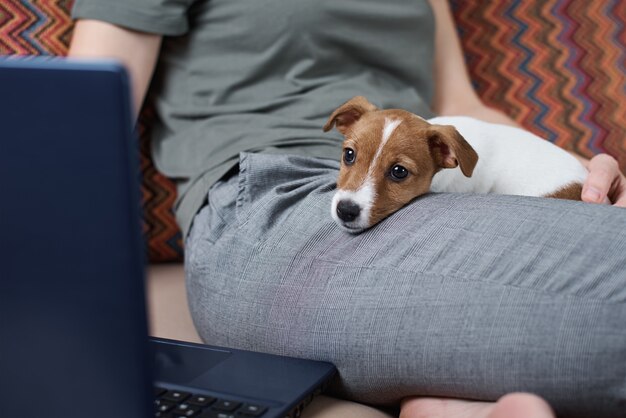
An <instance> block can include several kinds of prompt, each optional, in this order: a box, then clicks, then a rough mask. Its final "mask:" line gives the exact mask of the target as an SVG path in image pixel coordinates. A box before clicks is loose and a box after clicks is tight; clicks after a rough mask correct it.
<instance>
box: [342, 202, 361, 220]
mask: <svg viewBox="0 0 626 418" xmlns="http://www.w3.org/2000/svg"><path fill="white" fill-rule="evenodd" d="M359 213H361V208H360V207H359V205H357V204H356V203H354V202H353V201H352V200H340V201H339V203H337V216H339V219H341V220H342V221H344V222H351V221H353V220H355V219H356V218H357V217H358V216H359Z"/></svg>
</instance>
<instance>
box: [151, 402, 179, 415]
mask: <svg viewBox="0 0 626 418" xmlns="http://www.w3.org/2000/svg"><path fill="white" fill-rule="evenodd" d="M174 406H176V404H175V403H174V402H169V401H165V400H163V399H157V400H155V401H154V410H155V411H156V412H167V411H169V410H170V409H172V408H174Z"/></svg>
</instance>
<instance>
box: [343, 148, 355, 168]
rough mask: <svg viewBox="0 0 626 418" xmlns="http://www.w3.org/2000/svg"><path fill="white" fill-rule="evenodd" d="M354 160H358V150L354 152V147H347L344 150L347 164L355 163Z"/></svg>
mask: <svg viewBox="0 0 626 418" xmlns="http://www.w3.org/2000/svg"><path fill="white" fill-rule="evenodd" d="M354 160H356V152H354V150H353V149H352V148H346V149H345V150H344V151H343V161H344V162H345V163H346V164H347V165H352V164H353V163H354Z"/></svg>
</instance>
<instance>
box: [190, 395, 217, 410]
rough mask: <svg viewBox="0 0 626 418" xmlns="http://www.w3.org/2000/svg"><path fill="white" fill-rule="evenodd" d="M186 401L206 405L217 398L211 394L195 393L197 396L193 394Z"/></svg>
mask: <svg viewBox="0 0 626 418" xmlns="http://www.w3.org/2000/svg"><path fill="white" fill-rule="evenodd" d="M186 402H187V403H188V404H191V405H196V406H201V407H205V406H209V405H211V404H212V403H213V402H215V398H213V397H211V396H204V395H195V396H192V397H191V398H189V399H187V401H186Z"/></svg>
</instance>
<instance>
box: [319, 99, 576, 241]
mask: <svg viewBox="0 0 626 418" xmlns="http://www.w3.org/2000/svg"><path fill="white" fill-rule="evenodd" d="M334 126H336V127H337V129H338V130H339V132H341V133H342V134H343V135H344V137H345V140H344V143H343V157H342V161H341V169H340V171H339V178H338V179H337V192H336V193H335V196H334V197H333V200H332V207H331V214H332V216H333V218H334V220H335V221H336V222H337V223H338V224H339V225H340V226H341V227H343V228H344V229H346V230H348V231H350V232H355V233H356V232H361V231H363V230H365V229H367V228H370V227H371V226H373V225H375V224H377V223H378V222H380V221H381V220H382V219H384V218H386V217H387V216H389V215H390V214H392V213H393V212H395V211H397V210H398V209H400V208H401V207H403V206H404V205H406V204H407V203H409V202H410V201H411V200H413V199H415V198H416V197H417V196H420V195H422V194H424V193H427V192H428V191H429V190H432V191H434V192H465V193H500V194H513V195H525V196H544V197H553V198H560V199H573V200H580V195H581V191H582V184H583V182H584V180H585V178H586V176H587V170H586V169H585V168H584V167H583V166H582V164H580V162H579V161H578V160H577V159H576V158H574V157H573V156H572V155H570V154H569V153H567V152H566V151H564V150H562V149H560V148H558V147H557V146H555V145H553V144H552V143H550V142H548V141H545V140H543V139H541V138H539V137H537V136H535V135H533V134H531V133H529V132H527V131H524V130H521V129H517V128H514V127H510V126H506V125H497V124H492V123H487V122H482V121H479V120H476V119H473V118H469V117H462V116H453V117H436V118H433V119H430V120H428V121H427V120H425V119H422V118H421V117H419V116H417V115H414V114H412V113H410V112H407V111H404V110H400V109H388V110H380V109H378V108H376V106H374V105H373V104H371V103H370V102H368V101H367V99H365V98H364V97H361V96H358V97H355V98H353V99H351V100H349V101H348V102H346V103H345V104H343V105H341V106H340V107H339V108H338V109H336V110H335V111H334V112H333V114H332V115H331V116H330V118H329V119H328V122H326V125H324V132H328V131H329V130H331V129H332V128H333V127H334ZM479 155H480V159H479V158H478V156H479Z"/></svg>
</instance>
